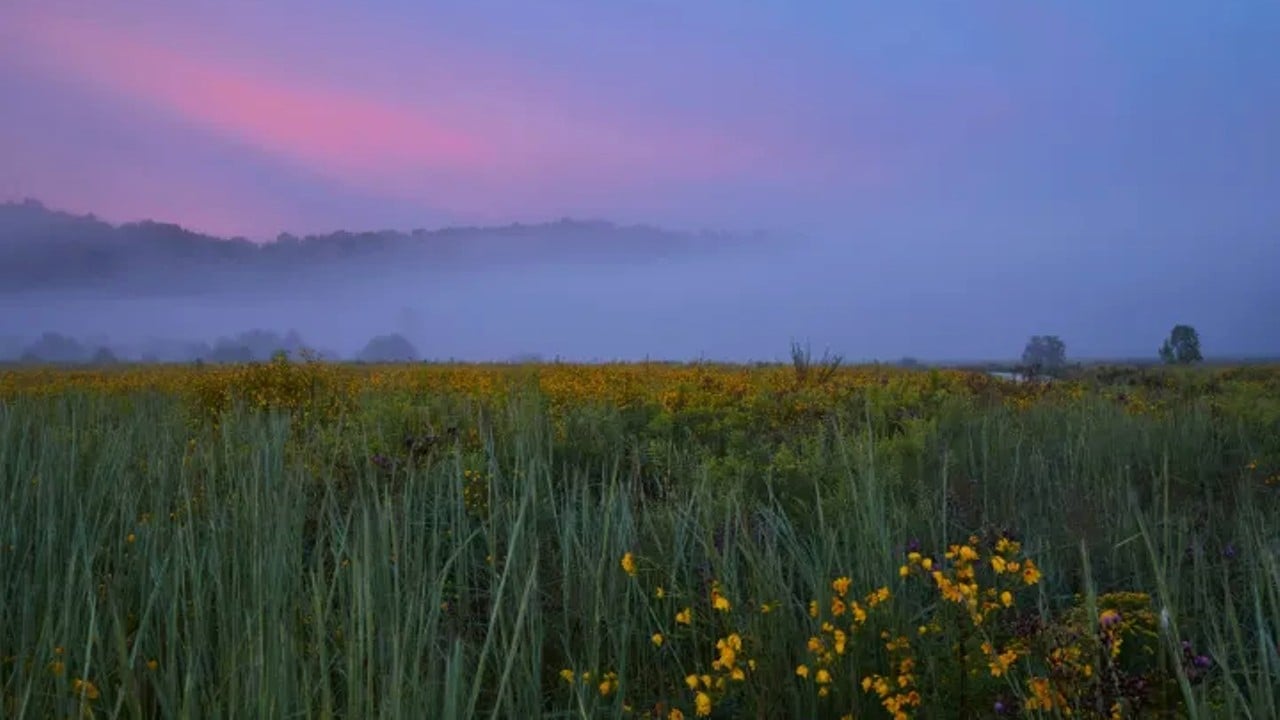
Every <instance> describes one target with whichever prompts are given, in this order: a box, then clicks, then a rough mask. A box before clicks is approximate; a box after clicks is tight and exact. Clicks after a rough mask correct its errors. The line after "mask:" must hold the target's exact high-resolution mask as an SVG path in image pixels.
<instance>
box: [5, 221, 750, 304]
mask: <svg viewBox="0 0 1280 720" xmlns="http://www.w3.org/2000/svg"><path fill="white" fill-rule="evenodd" d="M727 239H728V238H727V237H726V236H723V235H718V234H711V233H703V234H688V233H678V232H671V231H667V230H661V229H658V228H654V227H648V226H619V225H614V224H612V223H607V222H596V221H579V220H561V221H559V222H552V223H542V224H536V225H519V224H516V225H509V226H504V227H487V228H486V227H459V228H445V229H441V230H430V231H428V230H414V231H412V232H397V231H391V230H381V231H377V232H359V233H353V232H345V231H340V232H334V233H330V234H327V235H309V236H306V237H295V236H293V235H288V234H282V235H280V236H279V237H278V238H276V240H275V241H272V242H265V243H255V242H251V241H248V240H245V239H243V238H231V239H226V238H219V237H214V236H210V235H204V234H201V233H197V232H192V231H190V230H186V229H184V228H182V227H180V226H178V225H172V224H168V223H159V222H152V221H145V222H139V223H128V224H124V225H112V224H110V223H107V222H104V221H102V220H99V219H97V218H95V217H94V216H92V215H73V214H70V213H66V212H61V211H57V210H52V209H49V208H47V207H45V206H44V205H42V204H41V203H39V202H37V201H34V200H28V201H25V202H21V203H6V204H0V294H12V293H24V292H34V291H70V290H82V291H107V292H110V293H111V294H122V295H154V294H174V293H178V294H189V293H198V292H216V291H219V290H226V289H232V288H243V287H245V284H246V283H248V284H251V285H264V286H271V287H276V288H282V287H284V286H289V285H291V284H294V283H299V282H306V281H308V280H315V279H321V278H324V277H332V276H338V277H342V278H351V277H353V276H361V275H363V276H369V275H370V274H374V273H379V272H382V271H384V270H387V269H395V270H396V271H399V272H404V271H406V270H408V271H422V272H424V273H425V272H434V271H444V270H450V269H466V268H475V269H480V268H486V267H493V266H498V265H510V264H521V265H524V264H530V263H566V262H572V263H597V262H604V263H632V262H644V261H647V260H652V259H658V258H662V257H666V256H670V255H674V254H683V253H689V252H697V251H702V250H709V249H712V248H714V247H716V246H722V245H723V244H724V241H726V240H727ZM373 276H374V277H376V275H373Z"/></svg>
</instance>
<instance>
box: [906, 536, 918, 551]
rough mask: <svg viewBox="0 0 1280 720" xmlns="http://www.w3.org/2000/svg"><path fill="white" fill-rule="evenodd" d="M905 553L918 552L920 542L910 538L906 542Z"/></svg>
mask: <svg viewBox="0 0 1280 720" xmlns="http://www.w3.org/2000/svg"><path fill="white" fill-rule="evenodd" d="M907 552H920V541H919V540H917V539H915V538H912V539H911V540H909V541H908V542H907Z"/></svg>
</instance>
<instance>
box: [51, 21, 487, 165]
mask: <svg viewBox="0 0 1280 720" xmlns="http://www.w3.org/2000/svg"><path fill="white" fill-rule="evenodd" d="M32 25H33V27H32V30H33V31H34V32H33V35H32V37H34V38H36V39H37V40H38V41H39V43H40V44H41V45H43V46H44V49H45V50H47V51H49V52H51V53H53V58H54V59H52V62H53V63H55V64H56V65H57V66H58V67H59V69H60V70H62V71H64V72H69V73H71V74H74V75H76V76H79V77H82V78H85V79H88V80H89V81H90V82H92V83H94V84H95V85H98V86H100V87H103V88H106V89H109V90H110V91H112V92H115V93H119V94H123V95H127V96H130V97H133V98H135V99H139V100H142V101H144V102H147V103H149V104H152V105H154V106H157V107H159V108H161V109H163V110H165V111H168V112H171V113H174V114H176V115H178V116H180V117H182V118H184V119H185V120H187V121H189V122H191V123H194V124H197V125H200V126H202V127H205V128H206V129H208V130H211V131H214V132H216V133H219V134H222V135H224V136H228V137H232V138H235V139H238V140H240V141H242V142H245V143H248V144H251V145H254V146H257V147H258V148H260V149H262V150H265V151H268V152H272V153H276V154H279V155H282V156H284V157H287V158H289V159H292V160H295V161H298V162H301V163H303V164H305V165H308V166H312V167H314V168H316V169H320V170H324V171H329V172H334V173H340V174H347V173H355V174H358V175H362V176H366V177H367V176H377V175H382V174H396V173H398V172H402V171H404V170H409V169H417V168H422V167H431V168H439V169H445V170H459V169H469V168H474V167H476V166H477V165H483V164H484V163H486V162H488V161H489V160H490V159H491V157H492V155H491V153H490V151H489V149H488V148H487V147H486V145H485V143H484V141H483V138H481V137H479V136H478V134H477V133H475V132H473V131H469V130H464V129H462V128H458V127H454V126H450V125H448V124H445V123H443V122H441V121H439V120H437V119H436V118H433V117H430V116H428V115H425V114H423V113H418V112H412V111H406V110H402V109H399V108H396V107H394V106H393V105H391V104H388V103H386V102H377V101H372V100H369V99H366V98H362V97H360V96H358V95H356V94H353V93H344V92H339V91H333V90H328V89H324V88H314V87H303V86H299V85H295V84H287V83H284V82H281V81H278V80H276V79H273V78H271V77H270V76H269V75H268V74H265V73H254V72H251V71H249V70H248V69H244V68H234V67H219V66H217V65H214V64H211V63H208V62H202V61H201V60H200V59H198V58H197V57H194V56H186V55H182V54H179V53H176V52H172V51H170V50H167V49H165V48H164V47H162V46H160V45H158V44H155V43H149V42H147V40H146V39H145V38H140V37H133V36H130V35H129V34H128V33H127V32H125V33H122V32H121V31H120V30H119V29H116V28H113V29H112V30H111V31H110V32H105V31H104V30H103V29H102V28H100V27H98V26H96V25H94V24H92V23H87V22H80V21H74V20H68V19H62V18H57V19H55V18H40V19H36V20H34V21H33V22H32Z"/></svg>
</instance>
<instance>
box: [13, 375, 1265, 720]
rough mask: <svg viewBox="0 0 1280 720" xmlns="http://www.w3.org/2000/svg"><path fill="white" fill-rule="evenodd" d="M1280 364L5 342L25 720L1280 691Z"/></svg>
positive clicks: (1161, 705)
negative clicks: (183, 353) (36, 359)
mask: <svg viewBox="0 0 1280 720" xmlns="http://www.w3.org/2000/svg"><path fill="white" fill-rule="evenodd" d="M1278 640H1280V367H1274V366H1271V367H1267V366H1260V367H1248V368H1243V367H1242V368H1212V369H1203V368H1201V369H1195V368H1182V367H1171V368H1160V369H1155V368H1144V369H1132V368H1107V367H1091V368H1089V369H1088V370H1087V371H1082V372H1078V373H1076V374H1075V375H1074V376H1070V377H1066V378H1063V379H1056V380H1054V381H1052V382H1011V381H1005V380H1000V379H997V378H994V377H991V376H988V375H984V374H981V373H973V372H962V371H957V370H908V369H895V368H887V367H841V366H839V365H838V364H836V363H834V362H831V363H822V362H819V361H813V360H811V359H810V358H808V357H807V356H805V355H797V356H796V359H795V362H794V363H793V364H792V365H790V366H759V367H746V366H728V365H710V364H694V365H674V364H670V365H668V364H657V363H653V364H625V365H595V366H582V365H559V364H543V365H525V366H506V365H494V366H483V365H424V364H416V365H407V364H406V365H386V366H382V365H374V366H355V365H335V364H326V363H319V362H306V361H301V362H295V361H289V360H287V359H285V358H283V357H281V358H277V359H276V360H273V361H271V362H267V363H256V364H243V365H208V366H190V365H188V366H147V367H144V366H127V365H124V366H113V367H110V368H97V369H94V368H80V369H65V368H64V369H58V368H29V369H15V370H12V371H6V372H2V373H0V716H5V717H40V718H43V717H86V718H87V717H126V718H135V717H136V718H141V717H199V718H203V717H236V718H242V717H255V718H278V717H299V716H304V717H347V718H371V717H404V718H421V717H434V718H453V717H477V716H483V717H504V718H505V717H513V718H514V717H519V718H525V717H529V718H531V717H637V718H639V717H645V718H669V719H678V718H693V717H703V716H705V717H716V718H721V717H723V718H739V717H745V718H784V717H792V718H846V717H854V718H883V717H889V718H982V717H993V718H1000V717H1010V718H1013V717H1043V718H1051V717H1075V718H1132V717H1185V718H1259V719H1266V718H1274V717H1277V716H1280V646H1278V644H1277V642H1278Z"/></svg>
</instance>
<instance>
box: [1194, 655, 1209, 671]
mask: <svg viewBox="0 0 1280 720" xmlns="http://www.w3.org/2000/svg"><path fill="white" fill-rule="evenodd" d="M1191 664H1193V665H1195V666H1196V667H1198V668H1200V669H1201V670H1205V669H1208V667H1209V666H1210V665H1212V664H1213V661H1212V660H1210V659H1209V656H1208V655H1197V656H1196V659H1195V660H1192V661H1191Z"/></svg>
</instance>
